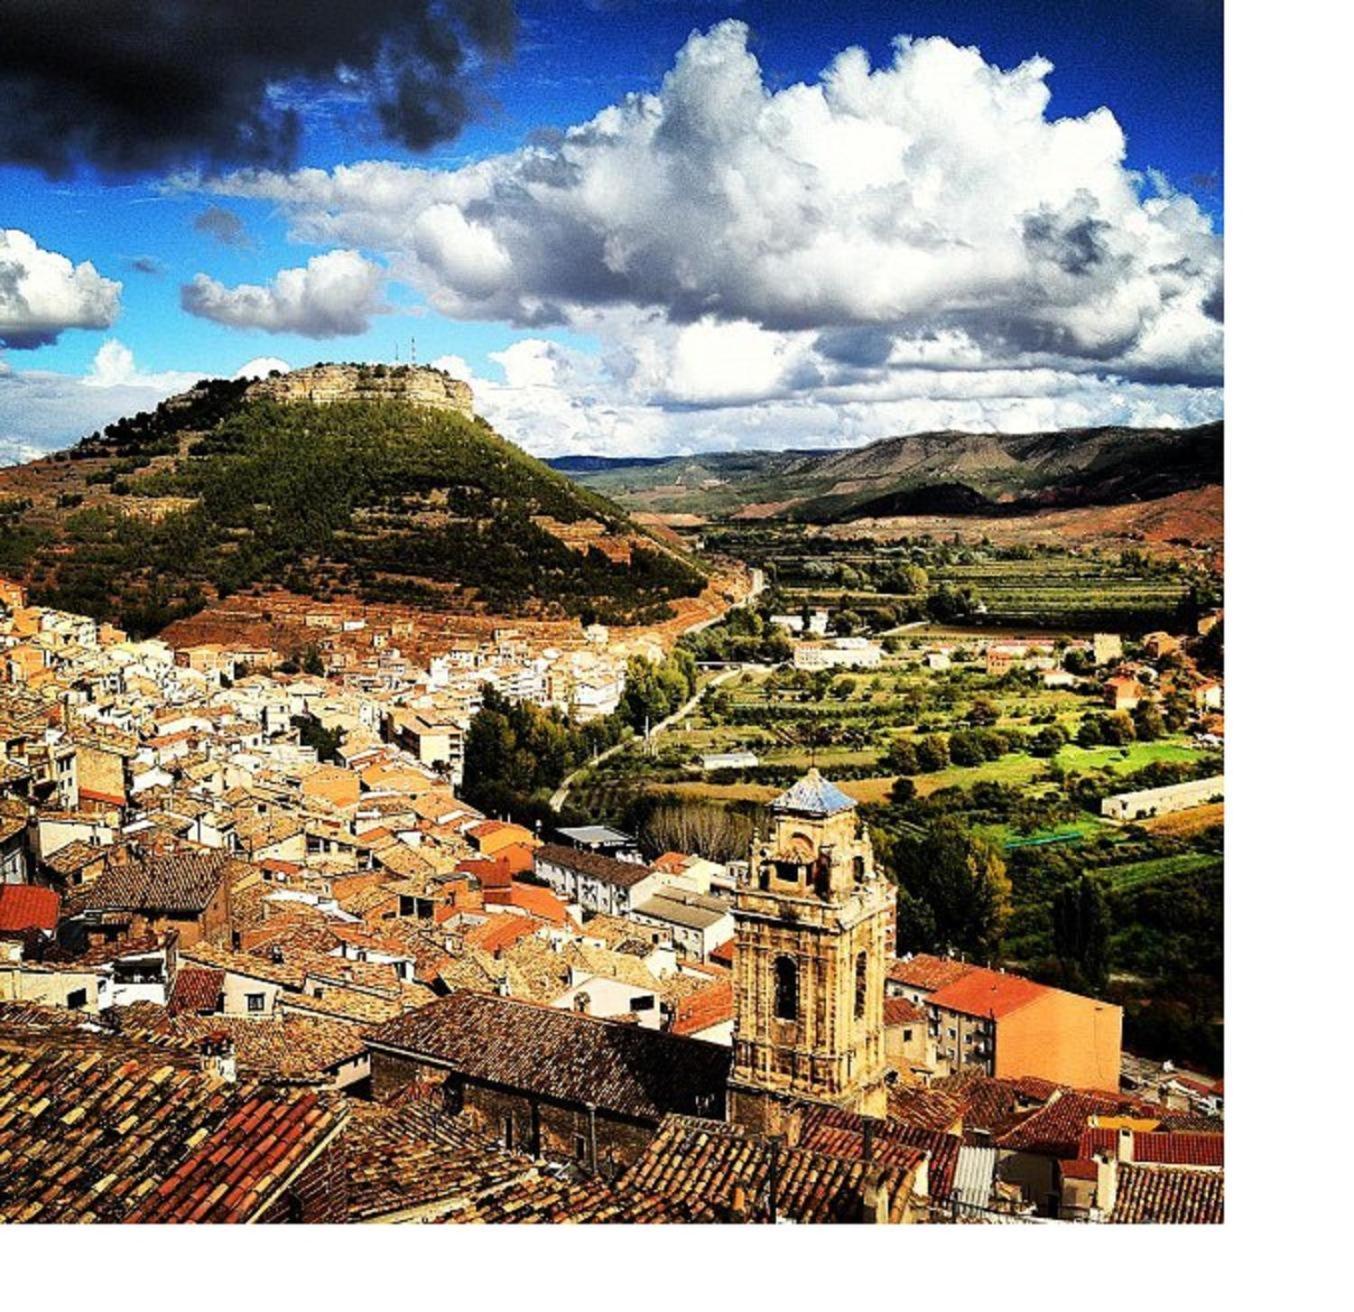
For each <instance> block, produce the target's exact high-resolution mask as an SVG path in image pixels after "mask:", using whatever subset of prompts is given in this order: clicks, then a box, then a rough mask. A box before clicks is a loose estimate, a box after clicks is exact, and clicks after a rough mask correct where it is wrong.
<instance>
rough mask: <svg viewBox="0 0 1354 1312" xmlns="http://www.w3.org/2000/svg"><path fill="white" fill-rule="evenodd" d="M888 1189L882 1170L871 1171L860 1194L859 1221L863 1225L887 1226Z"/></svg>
mask: <svg viewBox="0 0 1354 1312" xmlns="http://www.w3.org/2000/svg"><path fill="white" fill-rule="evenodd" d="M889 1202H890V1199H889V1187H888V1185H887V1184H886V1183H885V1179H884V1172H883V1171H882V1170H876V1171H871V1172H870V1173H869V1175H868V1176H866V1178H865V1184H864V1187H863V1188H862V1189H861V1192H860V1219H861V1222H862V1223H863V1224H865V1225H888V1223H889Z"/></svg>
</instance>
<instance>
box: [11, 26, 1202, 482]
mask: <svg viewBox="0 0 1354 1312" xmlns="http://www.w3.org/2000/svg"><path fill="white" fill-rule="evenodd" d="M63 10H65V11H68V13H66V14H65V15H63V12H62V11H63ZM63 17H64V18H68V19H69V21H63ZM263 51H266V52H268V53H267V54H266V55H264V54H261V53H260V52H263ZM0 103H4V104H5V105H6V106H7V114H6V116H5V118H4V119H3V120H2V121H0V461H5V460H14V459H23V458H29V457H31V456H32V455H33V454H35V453H38V452H41V451H44V450H51V449H55V448H59V447H61V446H64V445H67V444H69V443H70V442H71V441H73V440H75V439H78V438H79V437H81V436H83V435H84V434H85V433H88V432H90V431H92V430H94V429H96V428H98V427H101V426H102V425H103V424H105V423H107V422H109V421H111V420H112V419H114V418H116V417H118V416H120V415H122V414H124V413H128V412H131V411H135V410H139V409H146V408H150V407H151V406H153V405H154V404H155V403H156V402H157V401H158V400H160V399H161V398H163V397H164V396H166V395H169V394H171V393H172V392H174V391H179V390H182V389H183V388H184V387H186V386H188V385H191V383H192V382H194V381H196V380H197V379H198V378H200V377H203V376H208V375H214V376H232V375H235V374H237V373H240V372H244V373H254V372H260V371H266V370H267V369H269V368H287V367H292V368H294V367H299V366H302V365H305V364H309V363H313V362H315V361H317V360H366V361H373V362H374V361H386V362H394V361H395V360H396V359H397V358H398V359H399V360H408V359H410V358H411V355H413V354H415V353H416V356H417V359H418V360H419V361H420V362H422V363H436V364H439V365H440V366H441V367H444V368H447V369H449V370H450V371H451V372H453V373H456V374H457V375H458V376H460V377H465V378H467V379H468V380H469V381H470V382H471V384H472V386H473V387H474V388H475V392H476V397H477V404H478V408H479V409H480V410H481V411H482V412H483V413H484V414H485V415H486V416H487V417H488V418H489V419H490V420H491V421H492V422H493V423H494V424H495V426H496V427H498V428H499V430H500V431H501V432H503V433H504V434H505V435H507V436H509V437H511V438H513V439H514V440H516V441H517V442H519V443H520V444H521V445H523V446H524V447H526V448H527V449H528V450H531V451H533V452H535V453H537V454H541V455H557V454H562V453H564V452H577V451H586V452H592V453H600V454H611V455H622V454H643V455H653V454H662V453H669V452H690V451H699V450H728V449H735V448H754V447H757V448H772V449H784V448H788V447H835V446H851V445H858V444H860V443H863V442H866V441H870V440H873V439H875V438H879V437H883V436H887V435H890V434H894V433H901V432H915V431H926V430H933V429H943V428H962V429H969V430H1002V431H1032V430H1039V429H1046V428H1061V427H1075V426H1083V425H1092V424H1103V423H1127V424H1190V423H1198V422H1203V421H1205V420H1208V419H1212V418H1216V417H1218V416H1219V415H1220V414H1221V412H1222V386H1221V384H1222V337H1223V333H1222V311H1223V279H1222V227H1223V215H1222V194H1223V193H1222V164H1223V147H1222V11H1221V4H1220V2H1218V0H1125V3H1121V4H1104V3H1101V2H1099V0H975V2H973V3H968V2H965V0H948V2H947V0H932V2H931V3H918V4H909V3H892V4H868V3H861V4H851V3H839V4H835V5H800V4H796V3H788V2H786V0H780V2H779V3H752V2H751V0H748V2H745V3H739V2H738V0H723V3H707V2H705V0H690V2H686V3H683V2H681V0H648V2H647V3H627V2H626V0H591V3H589V2H587V0H555V2H554V3H547V2H543V0H517V3H516V4H513V3H512V0H386V3H383V4H382V5H379V6H377V5H372V4H370V3H368V0H237V3H235V4H232V5H230V6H204V5H201V4H197V3H194V2H193V0H137V3H131V0H126V2H125V3H124V2H123V0H102V3H101V4H99V5H98V6H96V7H94V8H92V9H91V7H90V6H89V5H88V4H87V2H86V0H9V2H8V3H7V5H6V18H5V40H4V41H2V42H0Z"/></svg>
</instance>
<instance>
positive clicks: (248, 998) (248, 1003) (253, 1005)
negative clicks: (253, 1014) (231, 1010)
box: [244, 993, 263, 1011]
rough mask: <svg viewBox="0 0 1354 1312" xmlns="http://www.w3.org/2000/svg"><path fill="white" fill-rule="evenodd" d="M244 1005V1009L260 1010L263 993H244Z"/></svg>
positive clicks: (261, 1008)
mask: <svg viewBox="0 0 1354 1312" xmlns="http://www.w3.org/2000/svg"><path fill="white" fill-rule="evenodd" d="M244 1005H245V1010H246V1011H262V1010H263V994H262V993H246V994H245V995H244Z"/></svg>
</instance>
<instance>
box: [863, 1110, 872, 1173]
mask: <svg viewBox="0 0 1354 1312" xmlns="http://www.w3.org/2000/svg"><path fill="white" fill-rule="evenodd" d="M860 1160H861V1161H862V1162H872V1161H874V1118H873V1117H872V1116H866V1117H863V1118H862V1119H861V1125H860Z"/></svg>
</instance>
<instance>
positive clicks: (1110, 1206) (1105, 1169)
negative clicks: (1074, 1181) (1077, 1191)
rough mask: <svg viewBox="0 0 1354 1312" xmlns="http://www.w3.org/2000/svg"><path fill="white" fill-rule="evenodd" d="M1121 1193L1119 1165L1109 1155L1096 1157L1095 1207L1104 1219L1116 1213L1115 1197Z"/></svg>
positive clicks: (1097, 1154)
mask: <svg viewBox="0 0 1354 1312" xmlns="http://www.w3.org/2000/svg"><path fill="white" fill-rule="evenodd" d="M1118 1191H1119V1163H1118V1162H1116V1161H1115V1160H1114V1158H1113V1157H1111V1156H1110V1155H1109V1153H1096V1155H1095V1205H1096V1210H1097V1211H1099V1213H1100V1215H1101V1216H1102V1217H1106V1218H1107V1217H1108V1216H1109V1214H1110V1213H1111V1212H1112V1211H1114V1199H1115V1195H1116V1194H1117V1193H1118Z"/></svg>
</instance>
